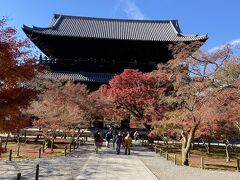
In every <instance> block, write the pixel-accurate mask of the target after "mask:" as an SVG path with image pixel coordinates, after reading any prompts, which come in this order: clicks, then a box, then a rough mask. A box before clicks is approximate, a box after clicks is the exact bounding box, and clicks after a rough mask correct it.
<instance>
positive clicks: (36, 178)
mask: <svg viewBox="0 0 240 180" xmlns="http://www.w3.org/2000/svg"><path fill="white" fill-rule="evenodd" d="M38 179H39V164H37V165H36V174H35V180H38Z"/></svg>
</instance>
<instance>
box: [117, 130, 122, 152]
mask: <svg viewBox="0 0 240 180" xmlns="http://www.w3.org/2000/svg"><path fill="white" fill-rule="evenodd" d="M122 142H123V136H122V133H121V132H119V133H118V135H117V136H116V145H117V148H116V151H117V154H120V150H121V144H122Z"/></svg>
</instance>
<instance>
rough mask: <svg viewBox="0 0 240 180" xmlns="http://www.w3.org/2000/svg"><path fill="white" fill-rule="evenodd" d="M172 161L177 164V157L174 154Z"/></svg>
mask: <svg viewBox="0 0 240 180" xmlns="http://www.w3.org/2000/svg"><path fill="white" fill-rule="evenodd" d="M173 161H174V164H175V165H176V164H177V155H176V154H174V157H173Z"/></svg>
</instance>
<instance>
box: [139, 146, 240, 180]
mask: <svg viewBox="0 0 240 180" xmlns="http://www.w3.org/2000/svg"><path fill="white" fill-rule="evenodd" d="M135 155H137V156H138V157H139V158H140V159H141V160H142V161H143V162H144V164H145V165H146V166H147V167H148V168H149V169H150V170H151V171H152V172H153V173H154V174H155V175H156V176H157V177H158V178H159V179H161V180H240V172H239V173H238V172H229V171H217V170H205V169H200V168H193V167H187V166H177V165H174V163H173V162H172V161H167V160H166V159H165V158H163V157H160V155H159V154H156V153H154V152H149V151H146V148H145V147H141V146H137V147H135Z"/></svg>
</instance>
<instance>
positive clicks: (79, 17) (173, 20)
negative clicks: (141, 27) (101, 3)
mask: <svg viewBox="0 0 240 180" xmlns="http://www.w3.org/2000/svg"><path fill="white" fill-rule="evenodd" d="M59 16H61V17H62V18H77V19H89V20H100V21H101V20H106V21H125V22H151V23H153V22H155V23H170V22H171V21H172V22H178V20H177V19H172V20H153V19H151V20H148V19H144V20H139V19H115V18H102V17H101V18H100V17H88V16H73V15H63V14H54V17H53V18H55V19H56V18H58V17H59Z"/></svg>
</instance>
